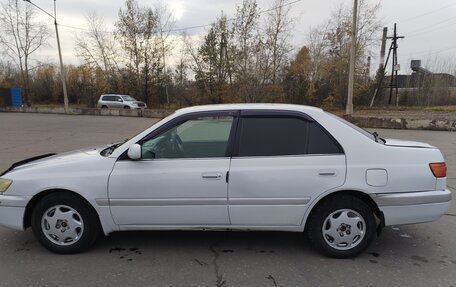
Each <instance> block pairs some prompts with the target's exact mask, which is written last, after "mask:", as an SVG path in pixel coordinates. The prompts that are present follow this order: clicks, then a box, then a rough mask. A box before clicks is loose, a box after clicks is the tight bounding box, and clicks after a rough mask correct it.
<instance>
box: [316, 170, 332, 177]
mask: <svg viewBox="0 0 456 287" xmlns="http://www.w3.org/2000/svg"><path fill="white" fill-rule="evenodd" d="M318 174H319V175H325V176H333V175H336V171H335V170H331V169H322V170H319V171H318Z"/></svg>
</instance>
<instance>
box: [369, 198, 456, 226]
mask: <svg viewBox="0 0 456 287" xmlns="http://www.w3.org/2000/svg"><path fill="white" fill-rule="evenodd" d="M373 199H374V201H375V202H376V203H377V205H378V207H379V209H380V211H381V212H382V213H383V216H384V218H385V226H389V225H400V224H413V223H421V222H429V221H434V220H437V219H439V218H440V217H441V216H442V215H444V214H445V213H446V212H447V211H448V209H449V208H450V205H451V191H449V190H433V191H421V192H400V193H380V194H375V195H374V196H373Z"/></svg>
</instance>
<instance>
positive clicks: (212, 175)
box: [202, 173, 222, 180]
mask: <svg viewBox="0 0 456 287" xmlns="http://www.w3.org/2000/svg"><path fill="white" fill-rule="evenodd" d="M202 177H203V179H215V180H219V179H221V178H222V174H221V173H203V175H202Z"/></svg>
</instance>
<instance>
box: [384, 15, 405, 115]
mask: <svg viewBox="0 0 456 287" xmlns="http://www.w3.org/2000/svg"><path fill="white" fill-rule="evenodd" d="M387 38H388V39H392V40H393V42H392V43H391V48H390V49H392V50H393V63H392V65H391V81H390V94H389V99H388V104H389V105H391V100H392V97H393V88H394V89H395V90H396V106H397V105H398V104H399V97H398V86H397V72H398V71H399V70H400V66H399V64H398V63H397V39H403V38H404V36H398V35H397V31H396V23H394V32H393V37H387Z"/></svg>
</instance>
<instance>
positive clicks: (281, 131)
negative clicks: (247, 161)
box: [239, 117, 308, 156]
mask: <svg viewBox="0 0 456 287" xmlns="http://www.w3.org/2000/svg"><path fill="white" fill-rule="evenodd" d="M307 129H308V122H307V121H306V120H303V119H299V118H290V117H245V118H242V120H241V129H240V136H239V156H280V155H302V154H306V148H307Z"/></svg>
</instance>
